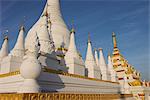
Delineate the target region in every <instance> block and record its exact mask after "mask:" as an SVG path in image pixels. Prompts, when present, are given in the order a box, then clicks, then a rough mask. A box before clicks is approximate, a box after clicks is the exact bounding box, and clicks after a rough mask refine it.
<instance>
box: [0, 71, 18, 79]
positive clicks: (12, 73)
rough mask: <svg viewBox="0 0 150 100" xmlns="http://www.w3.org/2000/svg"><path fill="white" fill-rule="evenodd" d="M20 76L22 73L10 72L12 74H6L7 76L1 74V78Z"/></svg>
mask: <svg viewBox="0 0 150 100" xmlns="http://www.w3.org/2000/svg"><path fill="white" fill-rule="evenodd" d="M18 74H20V71H15V72H10V73H6V74H0V78H3V77H8V76H14V75H18Z"/></svg>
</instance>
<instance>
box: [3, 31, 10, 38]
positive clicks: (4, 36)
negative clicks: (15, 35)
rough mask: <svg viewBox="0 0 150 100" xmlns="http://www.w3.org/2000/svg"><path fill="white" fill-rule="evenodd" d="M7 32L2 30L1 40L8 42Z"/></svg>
mask: <svg viewBox="0 0 150 100" xmlns="http://www.w3.org/2000/svg"><path fill="white" fill-rule="evenodd" d="M8 32H9V31H8V30H4V32H3V33H2V36H3V39H4V40H5V39H7V40H8Z"/></svg>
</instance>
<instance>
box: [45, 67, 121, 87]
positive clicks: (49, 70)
mask: <svg viewBox="0 0 150 100" xmlns="http://www.w3.org/2000/svg"><path fill="white" fill-rule="evenodd" d="M44 72H48V73H54V74H60V75H64V76H70V77H76V78H82V79H88V80H93V81H100V82H110V83H115V84H119V82H112V81H107V80H100V79H96V78H89V77H86V76H81V75H76V74H70V73H66V72H63V71H57V70H53V69H49V68H44Z"/></svg>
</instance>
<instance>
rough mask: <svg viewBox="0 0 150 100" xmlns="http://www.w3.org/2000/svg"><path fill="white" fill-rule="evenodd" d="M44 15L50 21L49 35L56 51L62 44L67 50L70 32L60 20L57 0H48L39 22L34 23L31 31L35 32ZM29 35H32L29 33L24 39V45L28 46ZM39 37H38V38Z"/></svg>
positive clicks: (61, 19) (60, 15)
mask: <svg viewBox="0 0 150 100" xmlns="http://www.w3.org/2000/svg"><path fill="white" fill-rule="evenodd" d="M44 14H47V16H48V17H49V18H50V20H51V33H50V34H51V35H52V38H53V41H54V44H55V47H56V49H57V48H60V47H61V45H62V44H64V47H65V48H68V45H69V38H70V32H69V30H68V28H67V26H66V24H65V22H64V20H63V18H62V14H61V11H60V4H59V0H48V1H47V3H46V5H45V8H44V11H43V13H42V14H41V17H40V18H39V20H38V21H37V22H36V23H35V25H34V26H33V27H32V28H31V29H32V30H37V29H38V25H39V24H40V20H41V18H42V16H43V15H44ZM30 35H32V34H31V33H30V31H29V33H28V35H27V37H26V45H28V44H29V43H28V42H29V40H30ZM38 37H39V36H38Z"/></svg>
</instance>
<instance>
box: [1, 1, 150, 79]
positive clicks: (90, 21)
mask: <svg viewBox="0 0 150 100" xmlns="http://www.w3.org/2000/svg"><path fill="white" fill-rule="evenodd" d="M45 2H46V0H0V33H2V32H3V31H4V30H6V29H8V30H9V37H10V42H9V45H10V49H12V47H13V46H14V43H15V42H16V38H17V35H18V28H19V25H20V24H21V23H22V22H23V19H24V16H25V19H26V21H25V23H24V25H25V28H26V33H27V31H28V30H29V28H30V27H31V26H32V25H33V24H34V23H35V22H36V20H37V19H38V18H39V16H40V14H41V12H42V10H43V7H44V5H45ZM61 8H62V9H61V10H62V12H63V16H64V19H65V22H66V24H67V25H68V26H70V23H71V21H72V19H73V20H74V24H75V29H76V43H77V47H78V50H79V51H80V52H81V54H82V56H83V58H85V54H86V47H87V38H88V36H87V35H88V32H90V35H91V40H92V45H93V47H95V48H99V47H101V48H103V49H104V55H105V57H106V56H107V54H108V52H109V51H112V47H113V46H112V37H111V34H112V32H115V33H116V35H117V40H118V47H119V49H120V51H121V53H122V54H123V56H124V57H125V58H126V59H127V60H128V61H129V63H130V64H132V65H133V66H135V69H137V70H138V71H140V72H141V73H142V77H143V79H146V80H150V77H149V76H150V75H149V74H148V73H149V72H150V68H149V67H150V64H149V61H150V59H149V56H150V53H149V30H148V28H149V25H148V24H149V23H148V22H149V19H148V16H149V11H148V8H149V2H148V0H61ZM0 44H2V38H1V39H0Z"/></svg>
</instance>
